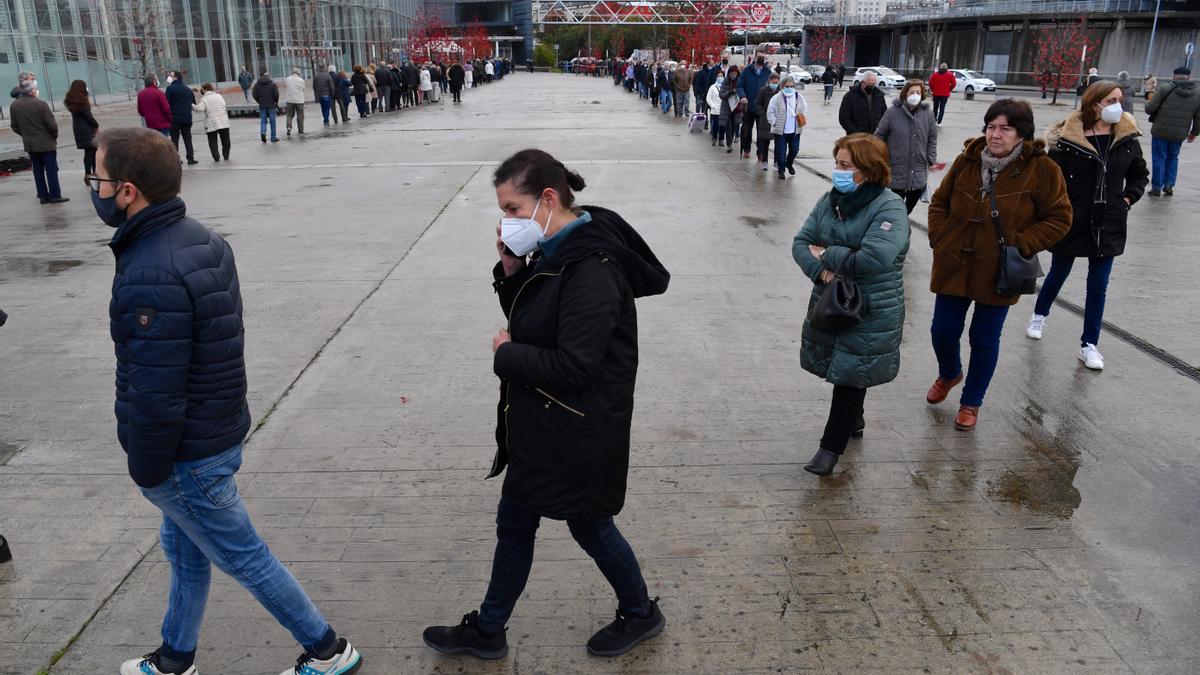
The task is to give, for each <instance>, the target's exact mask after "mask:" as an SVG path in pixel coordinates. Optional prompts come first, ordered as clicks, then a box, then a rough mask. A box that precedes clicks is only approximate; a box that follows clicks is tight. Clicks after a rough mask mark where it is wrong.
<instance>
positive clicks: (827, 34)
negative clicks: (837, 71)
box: [808, 26, 846, 66]
mask: <svg viewBox="0 0 1200 675" xmlns="http://www.w3.org/2000/svg"><path fill="white" fill-rule="evenodd" d="M822 61H824V62H825V65H827V66H835V65H842V64H843V63H845V62H846V41H845V39H844V37H843V34H842V27H841V26H814V27H813V28H811V29H809V31H808V62H809V63H821V62H822Z"/></svg>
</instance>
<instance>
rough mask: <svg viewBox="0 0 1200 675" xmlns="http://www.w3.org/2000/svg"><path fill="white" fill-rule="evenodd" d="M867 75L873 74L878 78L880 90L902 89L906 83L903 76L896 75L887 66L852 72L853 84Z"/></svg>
mask: <svg viewBox="0 0 1200 675" xmlns="http://www.w3.org/2000/svg"><path fill="white" fill-rule="evenodd" d="M867 73H875V75H876V76H878V78H879V88H880V89H887V88H888V87H895V88H897V89H899V88H900V87H903V86H904V83H905V82H906V80H905V79H904V76H903V75H901V74H900V73H897V72H896V71H894V70H892V69H891V68H888V67H887V66H867V67H865V68H859V69H858V70H856V71H854V84H858V83H859V82H862V79H863V78H864V77H866V75H867Z"/></svg>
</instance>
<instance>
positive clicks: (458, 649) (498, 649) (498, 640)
mask: <svg viewBox="0 0 1200 675" xmlns="http://www.w3.org/2000/svg"><path fill="white" fill-rule="evenodd" d="M421 637H422V638H423V639H424V640H425V644H426V645H428V646H429V648H430V649H432V650H434V651H435V652H440V653H442V654H468V655H470V656H474V657H475V658H477V659H486V660H489V661H490V660H492V659H502V658H504V657H505V656H508V639H507V638H506V637H505V634H504V631H503V630H502V631H500V632H499V633H496V634H495V635H493V636H491V637H484V635H483V633H481V632H479V612H471V613H470V614H467V615H465V616H463V618H462V623H460V624H458V625H457V626H430V627H429V628H426V629H425V632H424V633H422V634H421Z"/></svg>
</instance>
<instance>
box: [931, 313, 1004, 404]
mask: <svg viewBox="0 0 1200 675" xmlns="http://www.w3.org/2000/svg"><path fill="white" fill-rule="evenodd" d="M972 302H974V301H973V300H971V299H970V298H961V297H958V296H954V295H938V296H937V298H936V299H935V300H934V304H933V325H932V326H931V327H930V334H931V336H932V338H933V353H934V354H935V355H936V356H937V362H938V376H939V377H941V378H943V379H946V380H951V379H954V378H956V377H958V376H959V374H961V373H962V371H963V368H962V359H961V357H960V347H961V344H960V343H961V342H962V334H963V328H964V326H966V321H967V312H968V311H970V309H971V304H972ZM974 304H975V312H974V314H973V315H972V316H971V332H970V333H969V337H968V341H969V342H970V344H971V364H970V366H969V367H968V368H967V379H966V382H965V383H964V384H963V390H962V398H961V399H960V400H959V405H969V406H976V407H978V406H981V405H983V397H984V395H985V394H987V389H988V385H989V384H991V382H992V375H993V374H994V373H995V372H996V363H997V362H998V361H999V360H1000V332H1001V331H1002V330H1004V319H1005V317H1007V316H1008V306H1007V305H985V304H983V303H982V302H975V303H974Z"/></svg>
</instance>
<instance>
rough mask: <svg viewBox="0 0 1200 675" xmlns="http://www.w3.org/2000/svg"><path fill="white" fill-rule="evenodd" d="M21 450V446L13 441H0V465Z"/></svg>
mask: <svg viewBox="0 0 1200 675" xmlns="http://www.w3.org/2000/svg"><path fill="white" fill-rule="evenodd" d="M20 451H21V446H19V445H16V444H15V443H5V442H4V441H0V466H3V465H5V464H7V463H8V460H10V459H12V458H13V457H14V456H16V454H17V453H18V452H20Z"/></svg>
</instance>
